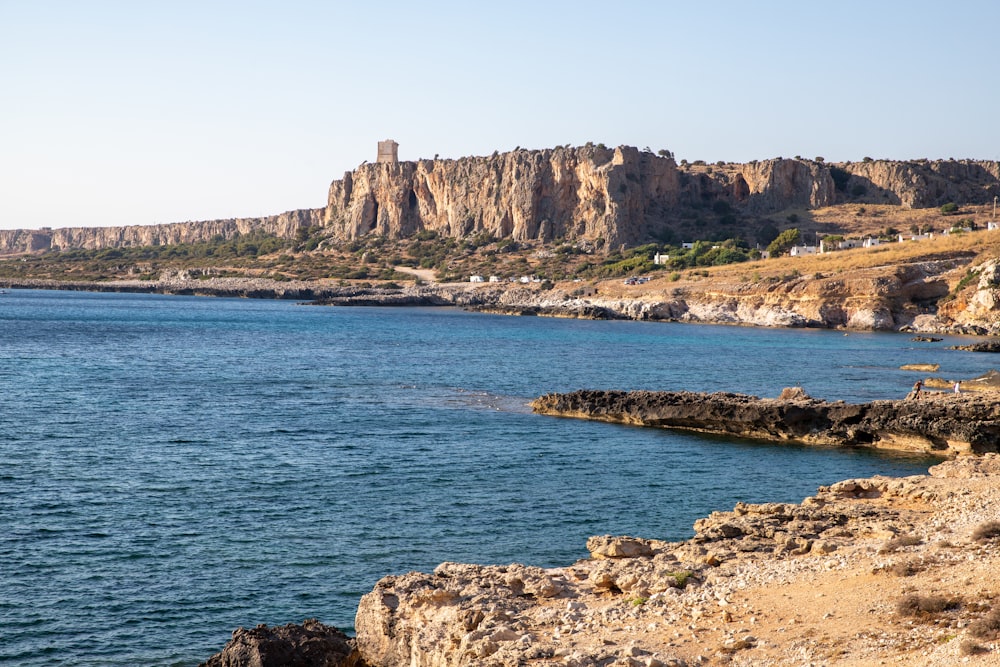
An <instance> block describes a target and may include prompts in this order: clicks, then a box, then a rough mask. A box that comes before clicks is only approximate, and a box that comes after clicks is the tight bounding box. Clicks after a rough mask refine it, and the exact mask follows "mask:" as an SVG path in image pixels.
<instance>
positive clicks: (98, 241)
mask: <svg viewBox="0 0 1000 667" xmlns="http://www.w3.org/2000/svg"><path fill="white" fill-rule="evenodd" d="M997 195H1000V164H998V163H997V162H982V161H971V160H960V161H955V160H948V161H940V162H929V161H926V160H920V161H910V162H900V161H889V160H874V161H867V162H859V163H846V164H839V165H836V164H826V163H824V162H817V161H813V160H803V159H782V158H776V159H773V160H761V161H756V160H755V161H753V162H749V163H747V164H721V163H719V164H716V165H711V166H710V165H705V164H704V163H695V164H693V165H686V164H682V165H681V166H678V165H677V164H676V163H675V162H674V160H673V158H671V157H660V156H657V155H654V154H653V153H650V152H647V151H640V150H638V149H636V148H632V147H628V146H622V147H618V148H615V149H608V148H605V147H603V146H600V145H598V146H594V145H589V144H588V145H586V146H581V147H576V148H572V147H565V148H564V147H558V148H555V149H544V150H521V149H518V150H515V151H511V152H509V153H494V154H493V155H491V156H488V157H467V158H461V159H458V160H436V159H435V160H419V161H417V162H380V163H374V164H363V165H361V166H359V167H358V168H357V169H355V170H354V171H353V172H347V173H346V174H345V175H344V177H343V178H342V179H340V180H337V181H334V182H333V183H332V184H331V185H330V189H329V192H328V196H327V205H326V207H325V209H306V210H299V211H290V212H288V213H283V214H281V215H276V216H269V217H263V218H238V219H231V220H210V221H202V222H182V223H171V224H163V225H149V226H127V227H111V228H66V229H42V230H37V231H27V230H11V231H2V230H0V255H10V254H18V253H26V252H39V251H45V250H49V249H52V248H85V249H102V248H110V247H121V246H142V245H157V244H159V245H164V244H175V243H196V242H200V241H206V240H209V239H211V238H212V237H215V236H221V237H223V238H227V239H228V238H232V237H233V236H235V235H237V234H247V233H252V232H262V233H265V234H274V235H277V236H280V237H284V238H289V237H292V236H294V235H295V234H296V232H297V231H298V230H299V229H300V228H301V227H316V226H325V227H326V228H327V229H326V230H325V231H326V236H328V237H332V238H334V239H341V240H345V239H354V238H358V237H361V236H364V235H366V234H378V235H383V236H386V237H388V238H406V237H409V236H412V235H413V234H416V233H417V232H420V231H423V230H433V231H436V232H438V233H440V234H442V235H444V236H449V237H462V236H469V235H474V234H479V233H487V234H490V235H492V236H494V237H496V238H510V239H513V240H518V241H520V240H534V239H537V240H542V241H552V240H556V239H566V240H570V241H572V240H579V239H583V240H588V241H596V240H598V239H604V241H606V244H607V245H606V247H608V248H617V247H618V246H619V245H621V244H637V243H642V242H645V241H648V240H652V239H655V238H663V236H664V235H663V234H662V232H665V231H666V230H671V231H672V230H673V229H674V228H675V226H677V225H678V224H680V223H681V221H683V220H691V219H695V218H699V217H701V216H703V215H706V213H705V211H706V210H709V209H711V210H712V211H713V213H712V214H708V215H707V217H708V218H709V219H713V216H716V215H721V214H720V213H719V210H720V209H719V208H718V207H717V206H716V205H717V204H718V202H724V203H726V204H728V205H729V206H730V207H731V208H732V210H733V212H735V213H738V214H741V215H743V216H745V218H746V219H752V218H753V217H755V216H762V215H767V214H770V213H775V212H779V211H782V210H784V209H788V208H798V209H809V208H816V207H822V206H829V205H832V204H838V203H844V202H847V201H856V202H871V203H889V204H899V205H903V206H908V207H914V208H918V207H930V206H940V205H941V204H943V203H946V202H949V201H952V202H955V203H958V204H987V203H990V202H992V200H993V197H994V196H997ZM721 210H722V211H723V212H725V211H726V209H725V207H722V208H721Z"/></svg>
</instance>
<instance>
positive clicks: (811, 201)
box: [731, 160, 836, 213]
mask: <svg viewBox="0 0 1000 667" xmlns="http://www.w3.org/2000/svg"><path fill="white" fill-rule="evenodd" d="M744 186H745V187H744ZM731 189H732V191H733V193H734V197H735V198H736V199H737V201H738V202H739V203H742V204H745V208H747V209H749V210H750V211H752V212H761V213H766V212H770V211H777V210H780V209H783V208H790V207H795V208H817V207H820V206H830V205H831V204H833V203H834V200H835V196H836V189H835V187H834V182H833V178H832V177H831V176H830V170H829V168H827V167H825V166H823V165H822V164H819V163H816V162H807V161H804V160H765V161H762V162H750V163H748V164H745V165H743V167H742V169H741V170H740V172H739V173H738V174H737V175H736V177H735V178H734V179H733V185H732V186H731Z"/></svg>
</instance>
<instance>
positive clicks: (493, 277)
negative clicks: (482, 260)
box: [490, 276, 500, 283]
mask: <svg viewBox="0 0 1000 667" xmlns="http://www.w3.org/2000/svg"><path fill="white" fill-rule="evenodd" d="M490 282H491V283H498V282H500V276H490Z"/></svg>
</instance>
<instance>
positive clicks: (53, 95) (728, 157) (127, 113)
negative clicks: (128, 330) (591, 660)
mask: <svg viewBox="0 0 1000 667" xmlns="http://www.w3.org/2000/svg"><path fill="white" fill-rule="evenodd" d="M998 34H1000V3H998V2H995V0H951V1H950V2H948V3H944V2H940V1H939V0H935V1H934V2H927V1H924V0H908V1H902V0H899V1H897V0H884V1H880V0H840V1H839V2H832V3H819V2H812V1H810V0H794V1H786V0H774V1H770V2H769V1H767V0H757V2H747V1H746V0H741V1H731V0H713V1H712V2H702V1H700V0H684V1H683V2H680V1H674V0H650V1H637V0H619V1H618V2H615V3H610V2H606V1H605V2H591V1H590V0H577V1H575V2H568V1H562V0H551V1H546V0H532V1H526V0H507V1H505V2H502V3H501V2H493V3H478V2H468V1H465V2H445V1H437V0H424V1H423V2H414V1H413V0H407V1H406V2H397V1H396V0H380V2H377V3H363V2H344V1H341V0H326V1H319V0H316V1H307V0H282V1H278V0H273V1H269V2H265V1H260V0H240V1H239V2H236V1H229V0H195V1H188V0H171V1H170V2H135V1H134V0H0V229H15V228H22V229H37V228H40V227H90V226H109V225H146V224H155V223H166V222H183V221H187V220H211V219H219V218H233V217H255V216H263V215H271V214H276V213H281V212H283V211H287V210H292V209H298V208H319V207H322V206H325V204H326V192H327V188H328V187H329V184H330V182H331V181H332V180H334V179H340V178H342V177H343V174H344V172H346V171H350V170H352V169H354V168H355V167H357V166H358V165H359V164H361V163H362V162H364V161H366V160H368V161H374V159H375V154H376V145H377V142H378V141H379V140H382V139H387V138H392V139H394V140H396V141H397V142H399V157H400V159H401V160H416V159H419V158H432V157H434V156H435V155H439V156H440V157H442V158H460V157H465V156H469V155H488V154H490V153H492V152H493V151H495V150H498V151H501V152H503V151H509V150H512V149H514V148H515V147H518V146H520V147H522V148H551V147H554V146H557V145H566V144H570V145H582V144H585V143H587V142H588V141H592V142H594V143H604V144H607V145H608V146H618V145H630V146H636V147H638V148H645V147H649V148H651V149H652V150H654V151H658V150H660V149H663V148H665V149H668V150H670V151H672V152H673V153H674V154H675V156H676V158H677V159H678V160H680V159H682V158H683V159H687V160H689V161H694V160H699V159H701V160H707V161H710V162H715V161H718V160H725V161H734V162H745V161H749V160H753V159H767V158H772V157H778V156H783V157H792V156H795V155H801V156H803V157H809V158H812V157H816V156H822V157H824V158H825V159H826V160H827V161H846V160H860V159H862V158H863V157H873V158H891V159H904V160H905V159H916V158H925V157H926V158H931V159H936V158H950V157H954V158H956V159H958V158H974V159H987V160H1000V124H998V120H1000V93H998V90H1000V77H998V75H1000V40H998V38H997V35H998Z"/></svg>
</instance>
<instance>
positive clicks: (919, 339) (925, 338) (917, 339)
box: [910, 336, 944, 343]
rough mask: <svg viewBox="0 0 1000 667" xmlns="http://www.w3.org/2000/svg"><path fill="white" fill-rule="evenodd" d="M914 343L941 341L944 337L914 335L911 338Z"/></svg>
mask: <svg viewBox="0 0 1000 667" xmlns="http://www.w3.org/2000/svg"><path fill="white" fill-rule="evenodd" d="M910 340H912V341H913V342H914V343H940V342H941V341H942V340H944V339H942V338H935V337H933V336H914V337H913V338H911V339H910Z"/></svg>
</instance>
